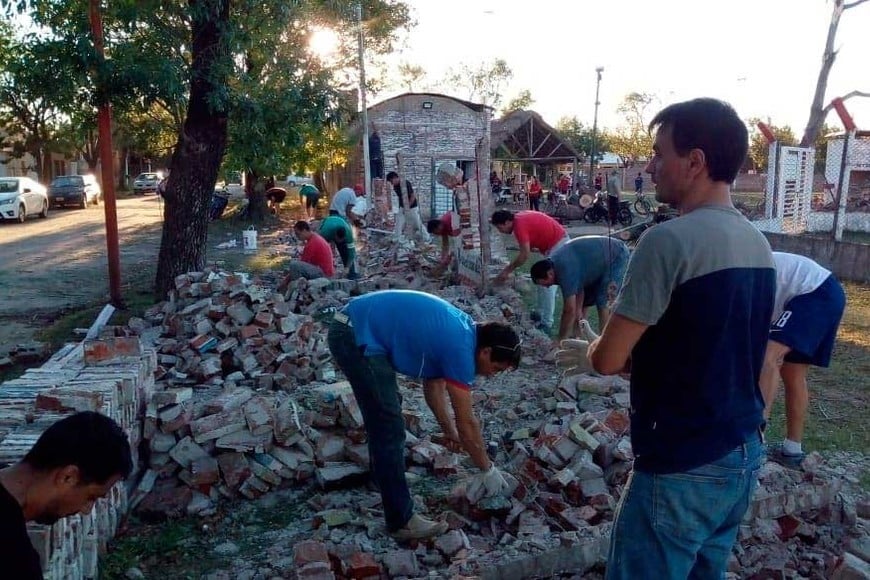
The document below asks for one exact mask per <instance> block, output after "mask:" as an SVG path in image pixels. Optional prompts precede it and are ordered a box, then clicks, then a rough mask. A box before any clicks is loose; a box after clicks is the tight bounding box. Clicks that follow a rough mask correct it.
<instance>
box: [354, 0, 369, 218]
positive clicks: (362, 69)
mask: <svg viewBox="0 0 870 580" xmlns="http://www.w3.org/2000/svg"><path fill="white" fill-rule="evenodd" d="M356 22H357V26H358V27H359V34H358V40H357V44H358V47H357V49H358V52H359V101H360V107H361V108H362V124H363V170H364V172H365V173H364V174H365V183H364V184H363V187H364V188H365V192H366V201H368V203H369V207H372V205H373V204H372V192H371V183H372V168H371V164H370V159H369V112H368V105H367V104H366V62H365V39H364V38H363V20H362V2H357V4H356Z"/></svg>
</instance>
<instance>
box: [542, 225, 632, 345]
mask: <svg viewBox="0 0 870 580" xmlns="http://www.w3.org/2000/svg"><path fill="white" fill-rule="evenodd" d="M628 258H629V251H628V246H626V245H625V244H624V243H623V242H621V241H620V240H617V239H614V238H610V237H608V236H583V237H580V238H574V239H573V240H571V241H570V242H568V243H567V244H565V245H564V246H562V247H560V248H559V249H557V250H556V251H555V252H553V255H552V256H550V257H549V258H547V259H544V260H539V261H538V262H536V263H535V265H534V266H532V269H531V275H532V281H533V282H534V283H535V284H537V285H539V286H552V285H554V284H558V286H559V288H560V289H561V290H562V300H563V306H562V318H561V321H560V322H559V337H558V339H557V340H564V339H566V338H569V337H570V336H572V335H573V334H575V332H576V330H577V328H578V324H579V322H580V319H583V318H586V310H587V308H589V307H590V306H592V305H593V304H594V305H595V306H596V307H597V308H598V324H599V328H602V329H603V328H604V325H605V324H606V323H607V319H608V317H609V316H610V303H611V302H613V300H614V299H615V298H616V295H617V293H618V292H619V288H620V286H621V285H622V278H623V277H624V276H625V268H626V267H627V266H628Z"/></svg>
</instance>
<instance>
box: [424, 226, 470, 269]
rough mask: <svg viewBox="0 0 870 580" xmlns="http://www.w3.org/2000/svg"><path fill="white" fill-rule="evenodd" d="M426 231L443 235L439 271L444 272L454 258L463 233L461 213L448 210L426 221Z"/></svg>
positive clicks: (435, 234) (434, 234)
mask: <svg viewBox="0 0 870 580" xmlns="http://www.w3.org/2000/svg"><path fill="white" fill-rule="evenodd" d="M426 231H427V232H429V233H430V234H432V235H433V236H440V237H441V260H440V261H439V262H438V272H443V271H444V270H445V269H446V268H447V267H448V266H449V265H450V261H451V260H452V259H453V252H454V250H455V247H456V246H457V245H458V244H457V242H458V240H459V234H461V233H462V230H461V229H460V228H459V214H458V213H456V212H455V211H448V212H447V213H445V214H444V215H443V216H441V217H440V218H439V219H434V220H429V221H428V222H426Z"/></svg>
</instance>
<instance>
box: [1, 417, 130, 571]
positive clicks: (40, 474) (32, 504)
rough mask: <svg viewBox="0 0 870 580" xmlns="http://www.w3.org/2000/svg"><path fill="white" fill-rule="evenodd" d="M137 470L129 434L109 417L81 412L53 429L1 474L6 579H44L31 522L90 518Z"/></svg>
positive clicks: (3, 564) (56, 424)
mask: <svg viewBox="0 0 870 580" xmlns="http://www.w3.org/2000/svg"><path fill="white" fill-rule="evenodd" d="M132 470H133V460H132V459H131V456H130V444H129V442H128V441H127V436H126V434H124V432H123V431H122V430H121V428H120V427H119V426H118V425H117V424H116V423H115V422H114V421H112V419H110V418H109V417H106V416H105V415H100V414H99V413H92V412H85V413H77V414H75V415H71V416H69V417H66V418H65V419H61V420H60V421H58V422H57V423H55V424H54V425H52V426H51V427H49V428H48V429H47V430H46V431H45V433H43V434H42V435H41V436H40V437H39V439H38V440H37V441H36V444H35V445H34V446H33V448H32V449H31V450H30V451H28V452H27V455H25V456H24V459H22V460H21V461H19V462H18V463H16V464H15V465H12V466H11V467H7V468H6V469H4V470H2V471H0V562H2V566H3V569H2V572H0V576H2V577H3V578H15V580H42V577H43V576H42V566H41V564H40V562H39V554H37V552H36V550H34V549H33V545H32V544H31V543H30V538H29V537H28V535H27V525H26V522H36V523H39V524H44V525H47V526H50V525H51V524H53V523H54V522H56V521H58V520H59V519H61V518H64V517H66V516H70V515H73V514H77V513H83V514H86V513H88V512H90V511H91V508H92V507H93V505H94V502H96V501H97V500H98V499H99V498H101V497H104V496H105V495H106V494H107V493H109V490H110V489H111V488H112V486H114V485H115V483H117V482H118V481H119V480H121V479H124V478H126V477H127V476H129V475H130V472H131V471H132Z"/></svg>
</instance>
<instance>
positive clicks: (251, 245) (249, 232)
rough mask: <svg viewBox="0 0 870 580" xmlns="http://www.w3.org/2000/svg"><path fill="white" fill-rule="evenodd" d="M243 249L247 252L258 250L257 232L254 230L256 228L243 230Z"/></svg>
mask: <svg viewBox="0 0 870 580" xmlns="http://www.w3.org/2000/svg"><path fill="white" fill-rule="evenodd" d="M242 248H243V249H244V250H245V251H246V252H248V251H251V252H254V251H256V250H257V230H255V229H254V226H251V227H249V228H248V229H246V230H242Z"/></svg>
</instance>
